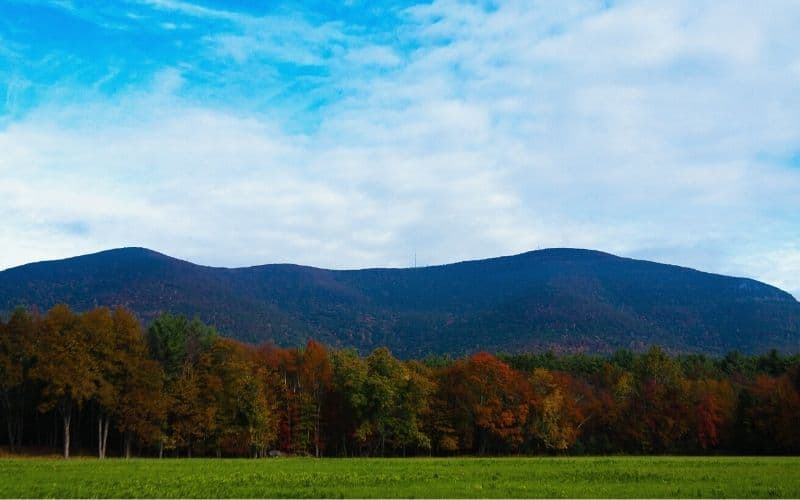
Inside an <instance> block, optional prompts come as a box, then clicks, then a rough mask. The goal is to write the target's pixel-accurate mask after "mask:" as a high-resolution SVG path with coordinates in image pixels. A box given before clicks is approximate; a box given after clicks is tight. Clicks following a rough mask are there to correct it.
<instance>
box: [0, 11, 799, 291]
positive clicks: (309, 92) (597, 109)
mask: <svg viewBox="0 0 800 500" xmlns="http://www.w3.org/2000/svg"><path fill="white" fill-rule="evenodd" d="M797 26H800V2H796V1H787V2H781V1H778V0H774V1H773V0H770V1H768V2H751V1H742V2H737V1H726V2H719V1H708V2H704V1H699V0H688V1H680V0H675V1H670V2H664V1H653V2H647V1H644V2H626V1H621V2H616V1H581V2H569V1H558V2H552V1H547V2H534V1H522V2H514V1H509V2H503V1H498V2H461V1H451V0H445V1H434V2H432V3H429V2H426V3H415V2H407V1H384V2H373V1H359V0H351V1H345V2H330V1H304V2H281V1H270V2H252V1H245V0H237V1H233V0H231V1H227V2H211V1H203V2H201V1H199V0H197V1H192V2H190V1H182V0H127V1H125V0H121V1H118V2H92V1H85V2H84V1H79V0H74V1H71V0H52V1H17V0H4V1H3V2H0V248H2V250H0V269H2V268H7V267H11V266H16V265H20V264H23V263H27V262H31V261H38V260H44V259H56V258H64V257H68V256H73V255H79V254H84V253H90V252H94V251H100V250H104V249H108V248H115V247H123V246H143V247H148V248H151V249H154V250H157V251H160V252H162V253H166V254H169V255H172V256H175V257H179V258H182V259H186V260H190V261H193V262H197V263H200V264H206V265H215V266H229V267H233V266H245V265H257V264H265V263H272V262H293V263H299V264H307V265H314V266H320V267H330V268H363V267H376V266H380V267H384V266H388V267H406V266H410V265H412V264H413V262H414V255H416V260H417V263H418V265H432V264H441V263H448V262H455V261H460V260H465V259H476V258H485V257H493V256H498V255H509V254H515V253H520V252H525V251H528V250H535V249H538V248H547V247H580V248H593V249H599V250H603V251H607V252H611V253H615V254H618V255H623V256H627V257H634V258H643V259H649V260H656V261H659V262H666V263H672V264H678V265H684V266H689V267H694V268H698V269H701V270H705V271H710V272H718V273H723V274H731V275H736V276H748V277H752V278H756V279H759V280H762V281H766V282H767V283H770V284H773V285H776V286H779V287H781V288H784V289H785V290H787V291H789V292H791V293H793V294H794V295H795V296H796V297H800V30H798V29H797Z"/></svg>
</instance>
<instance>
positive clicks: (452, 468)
mask: <svg viewBox="0 0 800 500" xmlns="http://www.w3.org/2000/svg"><path fill="white" fill-rule="evenodd" d="M0 496H2V497H238V498H242V497H794V498H796V497H800V457H767V458H764V457H581V458H492V459H480V458H436V459H322V460H315V459H301V458H291V459H273V460H265V459H262V460H245V459H239V460H213V459H192V460H176V459H164V460H151V459H134V460H129V461H124V460H119V459H110V460H106V461H103V462H100V461H97V460H91V459H75V460H70V461H64V460H51V459H0Z"/></svg>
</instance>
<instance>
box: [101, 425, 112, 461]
mask: <svg viewBox="0 0 800 500" xmlns="http://www.w3.org/2000/svg"><path fill="white" fill-rule="evenodd" d="M103 420H104V421H105V424H104V425H103V458H106V451H108V427H109V426H110V425H111V417H109V416H108V415H106V416H105V418H104V419H103Z"/></svg>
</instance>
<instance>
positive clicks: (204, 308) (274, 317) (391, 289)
mask: <svg viewBox="0 0 800 500" xmlns="http://www.w3.org/2000/svg"><path fill="white" fill-rule="evenodd" d="M57 303H66V304H68V305H69V306H70V307H72V308H73V309H74V310H77V311H86V310H88V309H91V308H92V307H96V306H109V307H114V306H116V305H122V306H125V307H126V308H128V309H130V310H132V311H134V312H135V313H136V315H137V316H138V317H139V318H140V319H142V320H143V321H145V323H149V322H150V321H152V320H153V319H154V318H155V317H156V316H157V315H158V314H159V313H161V312H171V313H176V314H185V315H187V316H189V317H194V316H197V317H199V318H200V319H201V320H203V321H205V322H206V323H209V324H212V325H214V326H215V327H216V328H217V329H218V330H219V331H220V332H221V333H222V334H224V335H226V336H228V337H232V338H236V339H239V340H243V341H247V342H251V343H261V342H271V343H274V344H276V345H279V346H283V347H297V346H301V345H304V344H305V342H306V341H307V340H308V339H310V338H314V339H317V340H319V341H320V342H324V343H325V344H327V345H331V346H336V347H354V348H356V349H358V351H359V352H361V353H362V354H366V353H368V352H370V351H372V350H373V349H374V348H376V347H379V346H386V347H388V348H390V349H391V350H392V352H394V353H395V354H396V355H398V356H399V357H401V358H411V357H421V356H425V355H427V354H430V353H436V354H444V353H450V354H452V355H461V354H469V353H474V352H479V351H482V350H487V351H491V352H500V351H503V352H511V353H521V352H531V351H546V350H553V351H556V352H586V353H612V352H614V351H615V350H617V349H630V350H634V351H639V352H641V351H643V350H645V349H646V348H647V347H648V346H649V345H652V344H658V345H661V346H662V347H663V348H664V349H666V350H667V351H668V352H673V353H679V352H683V353H705V354H714V355H723V354H725V353H727V352H730V351H734V350H735V351H739V352H742V353H763V352H767V351H768V350H770V349H777V350H779V351H781V352H798V351H800V303H798V302H797V301H796V300H795V299H794V298H793V297H792V296H791V295H789V294H788V293H786V292H783V291H781V290H779V289H777V288H775V287H772V286H769V285H766V284H764V283H760V282H757V281H754V280H750V279H743V278H732V277H726V276H719V275H714V274H708V273H703V272H699V271H695V270H692V269H686V268H681V267H676V266H670V265H664V264H657V263H653V262H647V261H641V260H633V259H626V258H620V257H616V256H613V255H609V254H606V253H602V252H596V251H590V250H575V249H551V250H541V251H535V252H529V253H525V254H521V255H516V256H511V257H500V258H495V259H487V260H478V261H470V262H461V263H458V264H450V265H443V266H432V267H423V268H414V269H365V270H357V271H331V270H325V269H317V268H312V267H303V266H296V265H287V264H280V265H265V266H257V267H248V268H239V269H225V268H213V267H205V266H198V265H195V264H192V263H189V262H185V261H181V260H177V259H174V258H171V257H168V256H165V255H162V254H159V253H156V252H153V251H150V250H146V249H142V248H125V249H119V250H110V251H107V252H101V253H98V254H93V255H86V256H83V257H76V258H71V259H65V260H59V261H51V262H41V263H36V264H29V265H25V266H21V267H17V268H13V269H9V270H6V271H3V272H0V311H4V312H5V314H6V315H8V313H10V312H11V311H12V310H13V309H14V308H15V307H16V306H17V305H25V306H28V307H32V306H36V307H38V308H39V309H40V310H42V311H46V310H48V309H49V308H50V307H52V306H53V305H55V304H57Z"/></svg>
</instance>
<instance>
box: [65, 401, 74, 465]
mask: <svg viewBox="0 0 800 500" xmlns="http://www.w3.org/2000/svg"><path fill="white" fill-rule="evenodd" d="M71 419H72V412H71V411H68V410H65V411H64V458H69V423H70V420H71Z"/></svg>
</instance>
